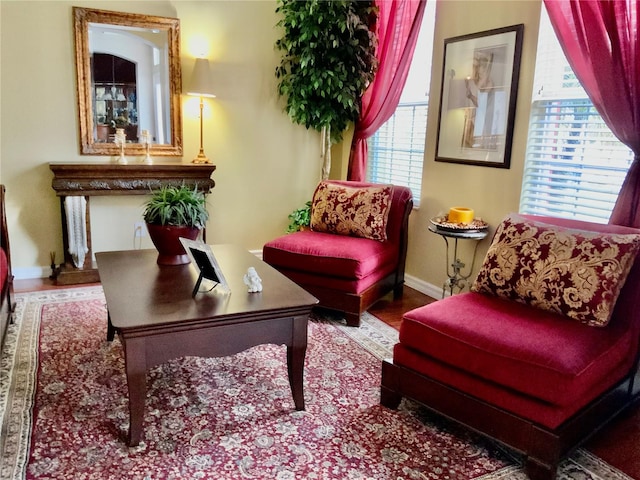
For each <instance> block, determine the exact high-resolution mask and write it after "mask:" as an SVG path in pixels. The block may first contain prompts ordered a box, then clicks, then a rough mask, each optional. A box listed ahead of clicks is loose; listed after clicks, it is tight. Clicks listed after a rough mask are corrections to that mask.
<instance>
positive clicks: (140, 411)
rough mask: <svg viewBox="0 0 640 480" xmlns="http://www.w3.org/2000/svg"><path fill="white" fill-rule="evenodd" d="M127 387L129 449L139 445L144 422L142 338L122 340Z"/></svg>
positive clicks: (145, 392)
mask: <svg viewBox="0 0 640 480" xmlns="http://www.w3.org/2000/svg"><path fill="white" fill-rule="evenodd" d="M123 347H124V352H125V354H124V356H125V369H126V373H127V386H128V388H129V439H128V444H129V446H130V447H135V446H136V445H138V444H139V443H140V439H141V437H142V425H143V421H144V401H145V398H146V396H147V378H146V375H147V366H146V363H145V344H144V338H130V339H124V340H123Z"/></svg>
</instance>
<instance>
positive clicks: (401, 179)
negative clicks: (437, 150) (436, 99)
mask: <svg viewBox="0 0 640 480" xmlns="http://www.w3.org/2000/svg"><path fill="white" fill-rule="evenodd" d="M427 108H428V104H427V102H415V103H404V104H400V105H398V107H397V108H396V111H395V113H394V114H393V115H392V116H391V118H389V120H387V122H386V123H385V124H384V125H383V126H382V127H380V129H379V130H378V131H377V132H376V133H375V135H373V136H372V137H370V138H369V140H368V147H369V158H368V161H367V179H368V180H369V181H370V182H374V183H391V184H394V185H403V186H407V187H409V188H410V189H411V192H412V194H413V204H414V207H416V208H417V207H419V206H420V192H421V185H422V164H423V162H424V146H425V136H426V132H427Z"/></svg>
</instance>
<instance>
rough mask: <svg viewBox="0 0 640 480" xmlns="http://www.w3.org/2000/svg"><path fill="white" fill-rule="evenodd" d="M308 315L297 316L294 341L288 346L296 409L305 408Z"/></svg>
mask: <svg viewBox="0 0 640 480" xmlns="http://www.w3.org/2000/svg"><path fill="white" fill-rule="evenodd" d="M308 320H309V319H308V317H306V316H305V317H296V318H294V319H292V322H293V342H292V345H291V346H288V347H287V371H288V374H289V385H291V393H292V394H293V403H294V404H295V406H296V410H304V391H303V382H304V357H305V355H306V353H307V323H308Z"/></svg>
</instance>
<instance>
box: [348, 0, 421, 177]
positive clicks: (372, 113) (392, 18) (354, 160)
mask: <svg viewBox="0 0 640 480" xmlns="http://www.w3.org/2000/svg"><path fill="white" fill-rule="evenodd" d="M375 3H376V6H377V7H378V9H379V11H378V20H377V22H376V27H375V28H376V34H377V36H378V47H377V49H376V58H377V59H378V70H377V72H376V75H375V77H374V79H373V81H372V82H371V84H370V85H369V87H368V88H367V90H366V91H365V93H364V95H363V96H362V109H361V111H360V118H359V119H358V121H357V122H356V125H355V132H354V134H353V141H352V143H351V153H350V157H349V169H348V173H347V179H348V180H355V181H364V180H365V177H366V173H367V155H368V149H367V138H369V137H370V136H372V135H373V134H374V133H375V132H376V131H377V130H378V129H379V128H380V127H381V126H382V124H384V122H386V121H387V120H388V119H389V118H390V117H391V115H393V112H394V111H395V109H396V107H397V106H398V102H399V101H400V95H401V94H402V89H403V88H404V85H405V83H406V80H407V75H408V74H409V67H410V66H411V60H412V58H413V52H414V50H415V46H416V41H417V39H418V33H419V32H420V25H421V23H422V17H423V15H424V8H425V5H426V0H377V1H376V2H375Z"/></svg>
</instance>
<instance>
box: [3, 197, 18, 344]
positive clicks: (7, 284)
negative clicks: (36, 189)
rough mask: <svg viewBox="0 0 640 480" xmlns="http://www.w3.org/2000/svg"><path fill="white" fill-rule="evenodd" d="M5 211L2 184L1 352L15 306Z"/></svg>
mask: <svg viewBox="0 0 640 480" xmlns="http://www.w3.org/2000/svg"><path fill="white" fill-rule="evenodd" d="M5 212H6V210H5V187H4V185H0V352H1V351H2V345H3V344H4V336H5V333H6V330H7V326H8V325H9V323H11V314H12V312H13V310H14V308H15V303H14V294H13V274H12V272H11V250H10V248H9V232H8V231H7V217H6V213H5Z"/></svg>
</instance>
